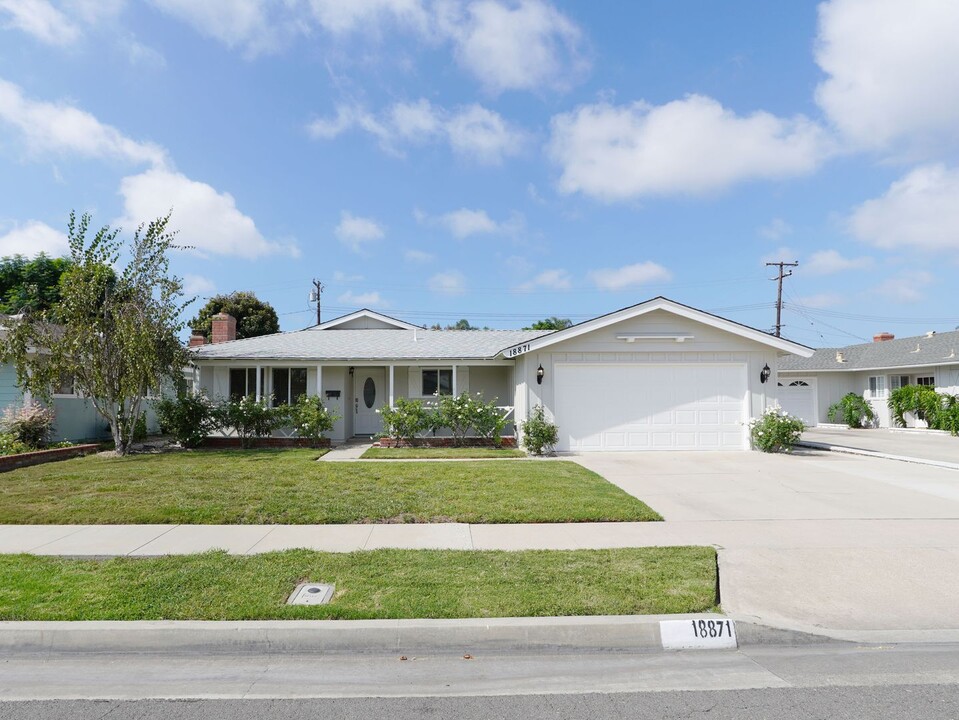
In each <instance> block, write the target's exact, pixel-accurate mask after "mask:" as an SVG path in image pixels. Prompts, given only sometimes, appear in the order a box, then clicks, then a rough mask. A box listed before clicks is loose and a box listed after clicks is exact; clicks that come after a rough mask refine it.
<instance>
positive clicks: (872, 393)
mask: <svg viewBox="0 0 959 720" xmlns="http://www.w3.org/2000/svg"><path fill="white" fill-rule="evenodd" d="M869 397H871V398H884V397H886V376H885V375H870V376H869Z"/></svg>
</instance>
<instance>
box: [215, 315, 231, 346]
mask: <svg viewBox="0 0 959 720" xmlns="http://www.w3.org/2000/svg"><path fill="white" fill-rule="evenodd" d="M210 336H211V342H212V343H214V344H216V343H221V342H226V341H228V340H236V318H235V317H233V316H232V315H227V314H226V313H217V314H216V315H214V316H213V332H211V333H210Z"/></svg>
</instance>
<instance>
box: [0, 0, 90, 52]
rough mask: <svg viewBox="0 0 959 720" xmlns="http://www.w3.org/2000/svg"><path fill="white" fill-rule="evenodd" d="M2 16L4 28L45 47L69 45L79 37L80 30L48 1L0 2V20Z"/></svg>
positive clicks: (3, 0)
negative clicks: (33, 38)
mask: <svg viewBox="0 0 959 720" xmlns="http://www.w3.org/2000/svg"><path fill="white" fill-rule="evenodd" d="M4 16H6V17H7V19H6V22H4V23H3V24H4V26H5V27H9V28H16V29H17V30H21V31H22V32H25V33H27V34H28V35H32V36H33V37H35V38H36V39H37V40H39V41H40V42H42V43H46V44H47V45H69V44H70V43H72V42H75V41H76V40H77V38H79V37H80V29H79V28H78V27H77V26H76V25H75V24H74V23H73V22H72V21H71V20H70V19H69V18H68V17H67V16H66V15H64V14H63V13H62V12H60V11H59V10H58V9H57V8H56V7H54V6H53V5H52V4H51V3H50V2H49V1H48V0H0V19H2V18H3V17H4Z"/></svg>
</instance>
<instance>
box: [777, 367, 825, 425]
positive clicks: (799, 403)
mask: <svg viewBox="0 0 959 720" xmlns="http://www.w3.org/2000/svg"><path fill="white" fill-rule="evenodd" d="M776 390H777V391H778V392H777V398H776V399H777V400H779V406H780V407H781V408H782V409H783V410H785V411H786V412H788V413H789V414H790V415H793V416H795V417H798V418H799V419H800V420H802V421H803V422H804V423H806V426H807V427H813V426H815V425H817V424H818V420H819V418H818V417H817V415H816V381H815V379H813V378H802V379H791V378H790V379H787V378H781V379H780V381H779V387H777V388H776Z"/></svg>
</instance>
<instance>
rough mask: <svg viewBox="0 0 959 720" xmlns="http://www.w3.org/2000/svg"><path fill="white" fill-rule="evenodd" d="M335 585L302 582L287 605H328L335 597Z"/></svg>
mask: <svg viewBox="0 0 959 720" xmlns="http://www.w3.org/2000/svg"><path fill="white" fill-rule="evenodd" d="M333 589H334V586H333V585H324V584H322V583H300V584H299V585H297V586H296V590H294V591H293V594H292V595H290V599H289V600H287V601H286V604H287V605H326V604H328V603H329V602H330V600H332V599H333Z"/></svg>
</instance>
